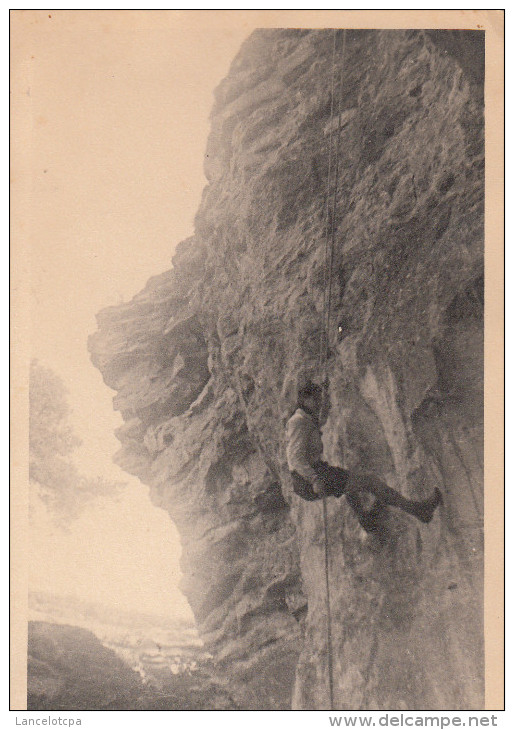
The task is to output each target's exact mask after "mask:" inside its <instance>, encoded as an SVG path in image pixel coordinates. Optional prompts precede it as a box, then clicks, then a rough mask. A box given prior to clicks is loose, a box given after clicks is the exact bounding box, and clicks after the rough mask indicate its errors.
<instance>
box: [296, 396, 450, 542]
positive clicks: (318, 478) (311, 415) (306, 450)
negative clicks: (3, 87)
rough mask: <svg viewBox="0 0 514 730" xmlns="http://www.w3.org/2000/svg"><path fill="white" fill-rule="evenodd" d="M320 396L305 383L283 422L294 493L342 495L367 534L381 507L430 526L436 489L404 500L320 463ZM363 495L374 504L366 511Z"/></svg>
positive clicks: (372, 481)
mask: <svg viewBox="0 0 514 730" xmlns="http://www.w3.org/2000/svg"><path fill="white" fill-rule="evenodd" d="M322 395H323V390H322V388H321V386H319V385H315V384H314V383H307V384H306V385H305V386H304V387H303V388H301V389H300V390H299V392H298V408H297V410H296V411H295V413H294V414H293V415H292V416H291V418H290V419H289V421H288V422H287V426H286V437H287V448H286V455H287V463H288V466H289V470H290V472H291V476H292V479H293V489H294V491H295V493H296V494H298V495H299V496H300V497H302V498H303V499H306V500H309V501H313V500H316V499H321V498H322V497H323V496H333V497H341V496H342V495H343V494H344V495H345V496H346V499H347V500H348V502H349V504H350V506H351V507H352V509H353V510H354V511H355V513H356V515H357V518H358V520H359V522H360V524H361V525H362V527H363V528H364V529H365V530H367V531H368V532H375V531H376V530H377V517H378V515H379V513H380V512H381V511H382V508H383V506H384V505H389V506H391V507H397V508H398V509H401V510H403V511H404V512H408V513H409V514H411V515H413V516H414V517H416V518H417V519H418V520H420V522H430V520H431V519H432V517H433V514H434V511H435V509H436V507H437V506H438V505H439V504H440V503H441V501H442V495H441V492H440V491H439V489H437V488H436V489H435V491H434V494H433V495H432V496H431V497H429V498H428V499H425V500H422V501H416V500H412V499H407V498H406V497H403V496H402V495H401V494H400V493H399V492H397V491H396V490H395V489H391V487H388V486H387V484H386V483H385V482H383V481H382V480H381V479H379V478H378V477H376V476H374V475H370V474H357V473H354V472H349V471H347V470H346V469H341V468H340V467H337V466H331V465H330V464H328V463H327V462H326V461H323V460H322V454H323V444H322V441H321V431H320V424H319V421H318V414H319V413H320V410H321V406H322ZM364 495H372V496H373V497H374V502H375V503H374V505H373V506H372V507H371V508H370V509H366V508H365V507H364V505H363V502H365V501H366V498H365V496H364ZM363 498H364V499H363Z"/></svg>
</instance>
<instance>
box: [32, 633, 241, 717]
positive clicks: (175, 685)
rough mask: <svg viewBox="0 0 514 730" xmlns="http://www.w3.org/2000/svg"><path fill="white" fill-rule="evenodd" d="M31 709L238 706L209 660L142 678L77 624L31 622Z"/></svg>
mask: <svg viewBox="0 0 514 730" xmlns="http://www.w3.org/2000/svg"><path fill="white" fill-rule="evenodd" d="M27 670H28V671H27V709H28V710H61V711H71V710H75V711H78V710H145V711H148V710H237V709H238V707H237V705H236V704H235V703H234V701H233V700H232V699H231V697H230V696H229V695H228V694H227V693H226V692H224V691H223V689H221V688H220V687H219V686H218V685H217V684H216V683H215V682H214V681H213V679H212V676H211V672H210V665H209V663H208V662H205V663H203V664H200V666H199V667H198V668H197V669H196V670H195V671H187V670H186V671H183V672H181V673H180V674H177V675H174V674H172V673H171V672H170V671H169V670H168V671H166V668H165V667H154V668H153V671H152V670H151V669H150V670H149V672H148V673H147V674H146V677H145V678H143V677H142V676H141V674H140V673H139V672H136V671H134V670H133V669H131V668H130V667H129V665H128V664H127V663H126V662H124V661H122V659H120V657H119V655H118V653H117V652H114V651H113V650H112V649H110V648H108V647H106V646H104V645H103V644H102V642H100V641H99V639H98V638H97V637H96V636H95V635H94V634H93V633H91V632H90V631H87V630H86V629H83V628H79V627H77V626H69V625H66V624H52V623H48V622H44V621H31V622H29V633H28V663H27Z"/></svg>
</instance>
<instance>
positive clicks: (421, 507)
mask: <svg viewBox="0 0 514 730" xmlns="http://www.w3.org/2000/svg"><path fill="white" fill-rule="evenodd" d="M442 501H443V495H442V494H441V491H440V490H439V489H437V487H436V488H435V490H434V494H433V495H432V496H431V497H429V498H428V499H424V500H423V502H420V503H419V504H418V506H417V507H416V509H415V512H413V514H414V517H417V518H418V520H419V521H420V522H425V523H428V522H430V520H431V519H432V517H433V516H434V512H435V510H436V508H437V507H438V506H439V505H440V504H441V502H442Z"/></svg>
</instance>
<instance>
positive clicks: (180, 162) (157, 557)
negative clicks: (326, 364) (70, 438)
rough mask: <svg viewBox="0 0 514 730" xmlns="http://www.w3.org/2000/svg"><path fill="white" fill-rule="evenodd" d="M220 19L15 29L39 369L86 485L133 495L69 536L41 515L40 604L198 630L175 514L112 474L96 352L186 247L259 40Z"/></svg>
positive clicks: (66, 21)
mask: <svg viewBox="0 0 514 730" xmlns="http://www.w3.org/2000/svg"><path fill="white" fill-rule="evenodd" d="M193 13H194V11H193ZM214 21H216V22H214ZM219 21H220V19H215V18H214V17H213V22H212V23H210V24H206V23H205V22H204V23H203V24H202V23H198V22H195V18H194V17H192V15H191V13H181V12H180V11H179V12H174V13H169V12H168V13H164V14H163V13H160V12H155V13H152V12H143V13H133V12H132V11H121V13H120V12H118V13H104V12H102V11H96V12H94V11H85V12H82V11H71V12H69V11H47V12H45V11H39V12H34V11H20V13H19V14H18V15H17V18H16V22H19V24H20V25H19V26H18V27H19V29H20V30H21V31H23V45H21V46H20V47H19V49H18V50H19V54H18V62H19V63H22V64H24V65H25V69H26V78H27V84H26V85H27V88H26V89H25V90H24V92H25V94H26V96H27V97H28V101H27V100H26V103H27V104H28V107H27V108H28V110H29V113H30V156H31V157H30V168H31V180H30V188H31V189H30V211H31V217H30V225H29V238H30V241H29V244H30V281H31V285H30V286H31V292H30V294H31V301H30V305H31V307H30V309H31V335H30V339H31V356H32V357H35V358H37V359H38V360H39V361H40V362H41V364H43V365H45V366H47V367H50V368H52V370H54V372H55V373H57V374H58V375H59V376H60V377H61V378H62V380H63V382H64V384H65V386H66V388H67V390H68V399H69V403H70V406H71V408H72V416H71V423H72V425H73V427H74V430H75V431H76V433H77V435H78V436H79V437H80V438H81V440H82V441H83V446H82V447H81V449H80V450H79V451H78V452H77V454H76V458H75V461H76V463H77V465H78V467H79V469H80V471H81V472H83V473H84V474H89V475H91V476H97V475H100V476H104V477H106V478H109V479H114V480H116V481H120V480H121V481H123V482H126V485H127V486H126V488H125V490H124V492H123V496H122V497H121V499H119V501H118V502H113V501H109V500H102V501H100V502H98V503H97V504H96V505H92V506H91V507H90V508H88V509H87V510H86V511H85V512H84V514H83V515H82V516H81V518H80V519H79V520H78V521H77V522H76V523H74V524H73V525H72V526H71V529H70V532H69V533H67V534H65V533H62V532H60V531H59V530H58V529H57V528H55V527H54V526H53V525H52V523H51V521H50V520H49V518H48V516H47V515H46V514H45V512H44V510H43V509H39V511H38V519H37V521H36V528H35V529H33V531H32V545H33V550H32V551H31V566H30V578H29V584H30V588H31V589H32V590H47V591H51V592H55V593H72V594H74V595H77V596H78V597H80V598H84V599H86V600H100V601H104V602H107V603H111V604H115V605H121V606H123V608H125V609H126V608H134V609H137V610H154V611H155V612H157V613H166V614H168V615H169V614H170V613H176V614H177V615H180V616H181V617H187V616H190V613H189V608H188V606H187V602H186V601H185V600H184V598H183V596H182V595H181V594H180V593H179V591H178V589H177V584H178V581H179V579H180V568H179V564H178V559H179V554H180V544H179V538H178V535H177V532H176V530H175V529H174V526H173V524H172V522H171V520H170V519H169V516H168V515H167V514H166V513H165V512H163V511H162V510H160V509H157V508H155V507H154V506H153V505H152V504H151V502H150V500H149V498H148V490H147V488H146V487H144V486H143V485H141V484H140V483H139V482H138V480H137V479H135V478H132V477H130V476H129V475H127V474H126V473H125V472H122V471H121V470H120V469H118V467H116V466H115V465H114V464H113V463H112V455H113V454H114V453H115V452H116V450H117V449H118V447H119V444H118V442H117V440H116V438H115V436H114V430H115V428H116V427H117V426H118V425H120V423H121V417H120V416H119V414H117V413H115V412H114V411H113V408H112V397H113V395H114V393H113V392H112V391H111V390H109V389H108V388H107V386H105V385H104V383H103V381H102V378H101V375H100V373H99V371H98V370H96V369H95V368H94V367H93V366H92V364H91V363H90V360H89V355H88V352H87V338H88V335H89V334H91V333H93V332H94V331H95V329H96V323H95V315H96V313H97V312H98V311H99V310H100V309H102V308H103V307H106V306H109V305H115V304H117V303H119V302H122V301H127V300H129V299H131V298H132V296H134V295H135V294H136V293H137V292H138V291H140V290H141V289H142V288H143V287H144V285H145V283H146V281H147V280H148V278H149V277H150V276H153V275H155V274H159V273H161V272H162V271H165V270H167V269H169V268H170V266H171V257H172V254H173V251H174V248H175V246H176V245H177V244H178V243H179V242H180V241H181V240H183V239H184V238H186V237H187V236H189V235H191V234H192V233H193V219H194V214H195V212H196V209H197V208H198V205H199V202H200V196H201V192H202V189H203V187H204V186H205V184H206V180H205V178H204V175H203V156H204V151H205V147H206V141H207V135H208V131H209V123H208V117H209V112H210V109H211V106H212V102H213V90H214V88H215V87H216V86H217V84H218V83H219V82H220V81H221V80H222V78H223V77H224V76H225V75H226V73H227V71H228V68H229V65H230V62H231V61H232V59H233V58H234V56H235V55H236V53H237V51H238V50H239V47H240V45H241V43H242V42H243V40H244V39H245V38H246V37H247V36H248V35H249V30H248V28H245V27H244V26H241V27H234V26H232V27H230V28H229V27H224V24H223V22H219ZM15 30H16V28H15ZM13 50H14V52H15V53H16V50H17V48H16V44H15V43H14V44H13Z"/></svg>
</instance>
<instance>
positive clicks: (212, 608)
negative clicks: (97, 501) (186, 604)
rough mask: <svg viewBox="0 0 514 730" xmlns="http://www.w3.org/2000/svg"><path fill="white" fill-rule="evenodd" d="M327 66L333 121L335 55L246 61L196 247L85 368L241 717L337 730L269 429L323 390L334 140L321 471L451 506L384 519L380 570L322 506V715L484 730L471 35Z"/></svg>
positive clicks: (352, 49)
mask: <svg viewBox="0 0 514 730" xmlns="http://www.w3.org/2000/svg"><path fill="white" fill-rule="evenodd" d="M341 41H342V38H341V33H338V34H337V37H336V63H335V66H336V74H335V78H336V81H337V79H338V78H339V73H340V71H341V70H342V93H341V115H340V121H339V118H338V116H337V114H335V113H334V114H331V84H332V81H331V79H332V49H333V33H332V31H306V30H278V29H277V30H266V31H257V32H255V33H253V34H252V36H251V37H250V38H249V39H248V40H247V41H246V42H245V44H244V45H243V47H242V49H241V51H240V53H239V54H238V56H237V57H236V59H235V60H234V62H233V64H232V67H231V69H230V72H229V75H228V77H227V78H226V79H225V80H224V81H223V82H222V83H221V85H220V86H219V88H218V89H217V90H216V92H215V103H214V108H213V111H212V128H211V134H210V138H209V141H208V145H207V150H206V155H205V174H206V176H207V179H208V185H207V187H206V188H205V191H204V194H203V199H202V202H201V206H200V209H199V211H198V214H197V217H196V222H195V234H194V236H193V237H192V238H191V239H189V240H187V241H184V242H183V243H181V244H180V245H179V247H178V248H177V251H176V254H175V256H174V258H173V269H172V270H171V271H168V272H166V273H164V274H161V275H160V276H156V277H155V278H153V279H152V280H151V281H150V282H149V283H148V284H147V286H146V288H145V289H144V291H142V292H141V293H140V294H138V295H137V296H135V297H134V299H133V300H132V301H131V302H129V303H127V304H123V305H121V306H117V307H112V308H109V309H106V310H104V311H103V312H101V313H100V314H99V316H98V325H99V330H98V332H97V333H96V334H95V335H93V336H92V338H91V340H90V350H91V353H92V359H93V362H94V364H95V365H96V366H97V367H98V368H99V369H100V370H101V372H102V374H103V377H104V379H105V382H106V383H107V384H108V385H109V386H110V387H111V388H114V389H115V390H116V391H117V396H116V397H115V407H116V408H117V409H119V410H120V412H121V414H122V416H123V419H124V422H125V424H124V426H123V427H122V428H120V430H119V432H118V437H119V439H120V441H121V443H122V449H121V451H120V452H119V454H118V457H117V458H118V462H119V464H121V465H122V466H123V468H125V469H126V470H127V471H129V472H131V473H133V474H136V475H137V476H138V477H139V478H140V479H141V480H142V481H143V482H145V483H147V484H149V485H150V487H151V495H152V499H153V500H154V501H155V503H156V504H158V505H161V506H163V507H164V508H165V509H167V510H168V511H169V514H170V516H171V518H172V519H173V521H174V522H175V523H176V524H177V526H178V529H179V531H180V534H181V538H182V544H183V559H182V568H183V572H184V574H185V578H184V583H183V590H184V592H185V594H186V595H187V597H188V599H189V601H190V604H191V607H192V609H193V611H194V614H195V616H196V620H197V622H198V626H199V629H200V632H201V634H202V637H203V639H204V641H205V642H206V644H207V646H208V648H209V650H210V651H211V652H212V653H213V654H214V655H215V657H216V661H217V667H218V671H219V674H220V677H222V678H223V679H224V681H225V682H226V684H227V686H228V687H230V691H231V694H232V696H233V698H234V701H235V703H236V704H237V705H238V706H239V707H241V708H250V709H279V708H282V709H285V708H288V707H291V706H292V707H293V708H297V709H321V708H325V709H328V681H327V676H328V674H327V650H326V605H325V582H324V547H323V521H322V509H321V506H320V504H319V503H316V504H312V503H308V502H302V501H301V500H300V499H299V498H298V497H296V496H295V495H294V494H293V493H292V490H291V485H290V483H289V480H288V475H287V467H286V463H285V454H284V437H283V426H284V422H285V419H286V418H287V415H288V408H290V406H291V392H292V390H293V389H294V383H295V381H296V379H297V377H298V375H299V374H300V373H302V374H312V375H314V376H315V377H319V376H320V373H319V369H318V353H319V348H320V342H321V339H322V333H323V302H324V288H325V265H324V262H325V245H326V244H325V226H326V192H327V173H328V165H329V156H330V155H329V144H330V142H331V143H332V145H334V141H335V138H336V136H337V135H338V134H340V143H339V195H338V200H337V209H336V211H335V215H334V216H333V222H334V225H335V227H336V236H335V244H336V248H335V257H334V276H333V289H332V300H333V312H334V316H333V322H332V327H331V332H330V338H331V348H330V357H329V367H328V375H329V380H330V402H331V411H330V416H329V419H328V421H327V423H326V425H325V428H324V440H325V454H326V456H327V458H328V459H329V460H330V461H331V462H332V463H334V464H339V465H344V466H346V467H348V468H358V469H362V470H365V471H373V472H375V473H377V474H379V475H381V476H382V477H383V478H384V479H386V480H387V481H388V482H389V483H390V484H391V486H394V487H396V488H397V489H399V490H400V491H402V493H404V494H405V495H408V496H412V497H416V498H420V497H423V496H427V495H428V494H429V493H431V491H432V489H433V487H434V486H435V485H438V486H439V487H440V488H441V490H442V492H443V494H444V506H443V508H442V509H440V510H438V512H437V514H436V516H435V518H434V520H433V521H432V523H431V524H430V525H421V524H420V523H418V522H416V521H415V520H414V519H413V518H410V517H406V516H405V515H403V514H400V513H398V512H396V511H390V512H389V514H388V515H387V518H386V524H385V529H386V530H387V539H386V541H385V544H383V545H382V544H376V543H375V542H374V541H373V540H372V539H370V538H369V537H367V536H366V535H364V533H363V532H362V530H361V528H360V527H359V525H358V523H357V521H356V519H355V517H354V515H353V513H352V512H351V511H350V509H349V507H348V505H347V503H346V500H345V499H344V498H343V499H341V500H335V499H332V500H329V505H328V517H329V521H328V530H329V537H330V574H331V585H332V616H333V633H334V636H333V645H334V663H333V666H334V696H335V707H336V708H337V709H350V710H358V709H382V710H386V709H395V710H399V709H411V710H422V709H432V710H434V709H439V710H441V709H454V710H457V709H463V708H466V709H472V708H475V709H479V708H481V707H482V706H483V659H482V652H483V649H482V637H483V627H482V558H483V545H482V512H483V508H482V503H483V500H482V492H483V489H482V485H483V478H482V477H483V456H482V435H483V418H482V398H483V396H482V392H483V376H482V341H483V340H482V334H483V200H484V191H483V171H484V158H483V103H482V81H483V34H482V33H473V32H436V33H434V32H423V31H380V32H377V31H348V32H347V36H346V51H345V58H344V61H342V57H341ZM342 62H344V68H343V69H341V63H342ZM338 98H339V92H338V84H337V83H336V99H338ZM333 159H335V158H333ZM332 164H334V162H333V163H332Z"/></svg>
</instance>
